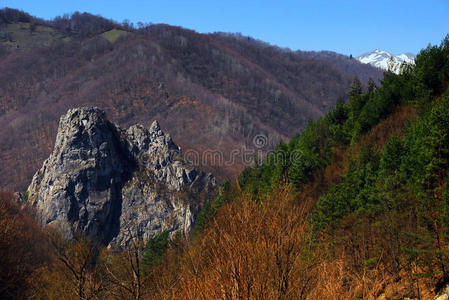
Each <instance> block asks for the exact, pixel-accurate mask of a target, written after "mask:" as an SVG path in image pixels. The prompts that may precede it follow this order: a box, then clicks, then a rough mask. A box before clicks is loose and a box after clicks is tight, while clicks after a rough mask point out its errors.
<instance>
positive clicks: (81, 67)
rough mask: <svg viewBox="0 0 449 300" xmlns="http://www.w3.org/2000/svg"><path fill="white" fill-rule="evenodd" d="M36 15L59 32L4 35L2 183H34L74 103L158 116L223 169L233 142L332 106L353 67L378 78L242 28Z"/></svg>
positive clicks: (228, 171) (240, 143)
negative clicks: (34, 38)
mask: <svg viewBox="0 0 449 300" xmlns="http://www.w3.org/2000/svg"><path fill="white" fill-rule="evenodd" d="M16 13H17V12H16ZM10 14H11V13H10ZM11 18H12V17H10V18H9V19H8V20H9V21H8V22H9V23H7V22H6V21H5V22H4V23H5V24H6V23H7V27H8V28H10V27H11V26H12V25H14V24H18V22H19V23H20V24H22V25H20V26H21V27H20V28H22V29H21V30H26V28H29V27H30V26H28V27H27V26H25V25H24V24H26V22H34V23H36V24H41V23H42V22H43V21H39V20H37V21H36V20H34V19H33V20H34V21H33V20H31V21H30V20H29V19H27V18H25V17H22V18H21V17H20V14H19V16H15V17H14V18H12V21H11ZM14 22H15V23H14ZM39 22H41V23H39ZM42 24H43V25H39V26H47V27H48V28H51V29H52V30H54V31H55V32H57V33H58V34H60V35H61V38H60V39H59V40H56V41H53V42H52V43H51V45H50V46H42V45H35V46H34V47H32V49H25V48H26V47H23V48H15V47H11V46H10V45H6V44H3V45H2V46H0V60H1V64H0V126H1V127H2V128H3V130H2V131H1V132H0V145H1V146H0V163H1V164H2V166H4V168H2V169H1V170H0V188H3V189H10V190H18V189H24V187H25V186H26V185H27V184H28V183H29V182H30V180H31V176H32V174H33V173H34V172H35V171H36V170H37V169H38V167H39V166H40V165H41V163H42V161H43V160H44V158H45V157H47V156H48V155H49V153H50V151H51V149H52V147H53V143H54V140H55V136H56V127H57V119H58V117H59V116H60V115H61V114H63V113H64V112H65V111H67V110H68V109H69V108H73V107H79V106H98V107H100V108H102V109H104V110H105V111H106V113H107V114H108V116H110V118H111V120H112V121H114V122H116V123H117V124H119V125H120V126H123V127H127V126H129V125H131V124H134V123H142V124H144V125H146V126H149V125H150V123H151V122H152V120H154V119H157V120H160V124H161V127H162V128H163V129H164V130H167V131H168V132H170V133H171V134H172V136H173V138H174V140H175V141H176V143H177V144H179V145H180V146H181V147H182V148H183V150H184V153H192V151H190V150H193V151H196V152H195V153H194V155H193V157H194V161H193V162H194V163H195V164H201V165H205V166H206V167H207V169H208V171H213V172H214V173H216V174H217V177H218V178H224V177H227V176H233V175H236V174H237V173H238V172H239V171H240V170H241V169H242V168H243V166H244V164H243V163H242V158H241V155H237V156H236V157H237V158H232V157H231V155H230V153H231V151H232V150H233V149H234V150H238V151H242V150H243V149H245V147H246V148H248V149H255V147H254V145H253V139H254V137H255V136H258V135H263V136H265V137H266V139H265V140H264V145H263V146H265V147H264V148H263V149H262V150H263V151H266V150H268V149H270V148H273V147H274V145H275V144H276V143H277V142H278V141H279V139H286V138H289V137H291V136H292V135H293V134H294V133H296V132H298V131H301V130H302V129H303V128H304V127H305V125H306V124H307V122H308V120H310V119H317V118H318V117H320V116H322V115H323V114H324V113H325V112H327V111H328V110H329V109H330V108H331V107H333V105H334V104H335V102H336V100H337V99H338V98H339V97H344V96H345V91H346V90H347V88H348V87H349V86H350V83H351V82H352V80H353V79H354V77H355V76H359V77H360V78H362V81H363V82H364V83H366V82H367V80H368V78H374V79H375V80H377V79H379V78H380V77H381V71H380V70H378V69H376V68H374V67H371V66H369V65H363V64H360V63H358V62H356V61H355V60H350V59H349V58H345V57H343V56H339V57H338V60H335V59H329V58H328V57H326V58H324V57H323V55H320V54H318V55H315V56H314V57H311V56H310V55H308V53H306V52H291V51H288V50H284V49H279V48H277V47H274V46H271V45H268V44H266V43H262V42H260V41H256V40H254V39H251V38H248V37H241V36H238V35H226V34H218V33H217V34H198V33H196V32H194V31H191V30H187V29H183V28H179V27H172V26H168V25H152V26H149V27H143V28H141V29H138V30H137V29H133V28H131V27H129V26H128V25H126V24H125V25H126V26H125V25H123V24H120V25H119V24H116V23H113V22H111V21H108V20H104V19H102V18H100V17H96V16H91V15H88V14H79V13H77V14H74V15H73V16H72V17H67V16H66V17H63V18H57V19H55V20H54V21H51V22H48V21H45V22H44V23H42ZM36 34H37V33H36ZM62 37H63V38H62ZM206 150H208V151H209V152H208V153H211V151H219V153H218V156H213V155H206V156H204V155H202V154H203V153H204V152H205V151H206ZM196 153H198V155H197V154H196ZM234 156H235V155H234ZM225 162H228V163H227V164H226V163H225Z"/></svg>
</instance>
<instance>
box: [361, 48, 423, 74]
mask: <svg viewBox="0 0 449 300" xmlns="http://www.w3.org/2000/svg"><path fill="white" fill-rule="evenodd" d="M415 57H416V55H415V54H413V53H401V54H398V55H394V54H391V53H389V52H387V51H383V50H378V49H376V50H374V51H371V52H368V53H364V54H362V55H360V56H359V57H357V60H358V61H360V62H362V63H364V64H370V65H373V66H375V67H378V68H381V69H384V70H388V69H389V66H390V64H391V62H393V71H394V72H396V73H397V72H399V66H400V65H401V64H402V63H403V62H405V63H414V61H415Z"/></svg>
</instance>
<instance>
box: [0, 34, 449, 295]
mask: <svg viewBox="0 0 449 300" xmlns="http://www.w3.org/2000/svg"><path fill="white" fill-rule="evenodd" d="M448 83H449V36H448V37H447V38H446V39H445V40H443V42H442V43H441V45H439V46H428V47H427V48H425V49H423V50H422V51H421V52H420V53H419V55H418V56H417V59H416V64H415V65H407V66H403V68H402V71H401V72H400V73H399V74H394V73H386V74H385V77H384V79H383V80H382V82H381V83H380V84H378V85H377V84H374V82H371V83H370V84H369V85H368V87H367V88H366V90H365V89H363V88H362V85H361V83H360V81H359V80H357V79H356V80H355V81H354V82H353V84H352V86H351V88H350V89H349V92H348V100H349V101H348V103H344V102H343V101H339V102H338V104H337V105H336V106H335V108H333V109H332V110H331V111H330V112H329V113H327V114H326V115H325V116H323V117H321V118H319V119H318V120H316V121H313V122H310V123H309V124H308V125H307V127H306V128H305V130H304V131H303V133H302V134H300V135H297V136H296V137H294V138H292V139H291V140H290V141H289V142H288V143H283V142H281V143H279V144H278V146H277V147H276V151H275V153H273V154H271V155H268V157H267V158H266V159H264V160H263V161H260V162H259V163H257V164H256V165H255V166H253V167H251V168H246V169H245V170H244V171H243V172H242V173H241V174H240V175H239V178H238V180H237V181H236V182H231V181H225V182H224V184H223V186H222V188H221V191H220V193H219V195H218V196H217V198H216V199H215V201H214V202H212V203H211V204H210V205H205V206H204V208H203V210H202V212H201V213H200V216H199V217H198V219H197V222H196V229H195V231H194V232H193V235H192V236H189V237H183V236H181V235H176V236H173V237H172V238H169V236H168V233H167V232H166V231H161V232H160V234H158V235H157V236H155V237H154V238H152V239H150V240H149V242H148V243H147V244H146V245H145V244H142V242H141V241H139V240H134V241H133V243H131V245H130V246H129V247H128V248H127V249H121V250H120V251H119V250H117V249H115V250H114V249H103V248H101V247H99V246H98V245H96V244H95V243H92V241H89V240H88V239H86V238H85V237H83V236H82V235H80V236H75V237H73V238H72V239H65V238H63V237H61V235H60V234H59V233H58V232H57V231H49V232H46V233H39V234H35V235H33V236H35V237H36V238H38V239H39V236H45V237H46V238H45V239H44V238H42V246H43V245H46V247H49V248H48V249H51V250H49V251H47V253H48V254H49V257H44V256H43V255H42V254H39V253H40V252H39V251H40V250H39V249H37V248H36V247H35V246H34V245H35V240H34V239H31V240H26V239H25V240H22V239H20V238H18V239H16V240H14V239H6V237H8V236H9V235H8V230H10V229H11V228H14V231H23V232H25V233H26V234H28V232H33V231H34V232H40V231H39V230H38V229H36V228H34V227H33V226H32V223H29V219H28V218H23V221H20V220H22V219H14V218H11V215H14V212H16V211H18V208H17V207H16V206H15V205H13V204H10V203H9V202H8V201H7V199H10V198H12V197H13V196H12V195H8V194H1V195H0V196H1V197H2V198H4V199H2V202H1V203H5V204H2V206H0V213H1V214H2V215H3V216H6V217H5V218H2V219H0V220H2V222H0V235H2V237H5V238H2V239H0V243H3V244H4V245H7V246H6V247H0V251H3V252H2V253H0V257H2V258H5V260H4V264H2V266H3V269H4V270H6V271H8V272H9V273H8V274H11V275H9V276H10V277H8V278H12V280H11V281H8V285H6V286H5V287H2V288H3V290H0V292H2V293H3V294H2V295H6V296H5V297H10V298H14V297H15V298H17V297H27V298H36V299H75V298H76V299H89V298H90V297H94V296H95V297H97V298H99V299H218V298H224V299H407V298H408V299H434V298H435V296H436V295H437V294H438V292H440V291H441V289H442V287H444V286H447V284H448V283H449V270H448V265H449V264H448V262H449V250H448V249H449V190H448V184H449V176H448V172H449V90H448ZM21 213H25V212H21ZM33 228H34V229H33ZM44 241H46V242H44ZM16 243H17V244H18V245H22V244H23V245H25V246H24V247H13V245H16ZM3 244H2V245H3ZM15 249H22V251H24V252H23V253H24V254H23V257H33V255H38V257H42V260H40V261H30V260H26V259H24V260H22V261H21V262H20V266H23V268H19V269H17V268H14V267H13V266H15V260H14V257H15V256H14V255H15V253H16V252H14V251H16V250H15ZM10 258H11V259H10ZM30 274H32V275H30ZM12 275H14V277H12ZM18 282H23V284H22V285H20V284H18ZM20 286H21V287H22V288H19V287H20Z"/></svg>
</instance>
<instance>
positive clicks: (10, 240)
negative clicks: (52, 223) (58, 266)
mask: <svg viewBox="0 0 449 300" xmlns="http://www.w3.org/2000/svg"><path fill="white" fill-rule="evenodd" d="M13 197H14V195H12V194H11V193H7V192H1V191H0V298H2V299H22V298H24V292H25V291H26V289H27V278H28V276H30V275H31V273H32V272H33V271H34V270H35V269H36V268H37V267H39V265H40V264H42V263H43V262H44V261H46V259H47V258H48V257H47V255H46V249H47V248H46V246H45V244H43V243H42V240H43V238H42V237H43V235H42V234H41V232H40V229H39V228H38V226H36V224H35V223H34V220H33V219H32V218H31V217H30V216H29V215H28V214H27V213H26V212H25V211H23V210H22V209H21V208H20V207H19V206H18V205H17V204H16V203H14V202H13V200H12V199H13Z"/></svg>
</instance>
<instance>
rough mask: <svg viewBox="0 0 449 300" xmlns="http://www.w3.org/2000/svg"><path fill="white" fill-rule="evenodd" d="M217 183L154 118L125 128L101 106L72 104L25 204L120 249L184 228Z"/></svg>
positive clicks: (46, 221)
mask: <svg viewBox="0 0 449 300" xmlns="http://www.w3.org/2000/svg"><path fill="white" fill-rule="evenodd" d="M216 189H217V188H216V182H215V179H214V177H213V176H212V175H211V174H206V173H204V172H202V171H200V170H198V169H197V168H194V167H192V166H190V165H188V164H187V163H186V162H184V161H183V160H182V157H181V150H180V148H179V147H178V146H176V145H175V143H174V142H173V141H172V139H171V138H170V136H169V135H168V134H164V133H163V132H162V131H161V129H160V127H159V124H158V123H157V122H156V121H155V122H154V123H153V124H152V125H151V127H150V128H149V129H146V128H144V127H143V126H141V125H135V126H132V127H130V128H129V129H128V130H126V131H124V130H122V129H121V128H119V127H118V126H117V125H115V124H114V123H112V122H110V121H108V120H107V119H106V116H105V113H104V112H103V111H102V110H100V109H98V108H78V109H71V110H69V111H68V112H67V114H66V115H64V116H62V117H61V120H60V123H59V130H58V134H57V138H56V143H55V147H54V150H53V153H52V154H51V155H50V157H49V158H48V159H47V160H46V161H45V162H44V164H43V166H42V168H41V169H40V170H39V171H38V172H37V173H36V174H35V175H34V177H33V180H32V183H31V185H30V186H29V188H28V193H29V196H28V199H29V200H28V202H29V203H30V204H31V205H33V206H34V207H35V208H36V209H37V212H38V216H39V217H40V221H41V222H42V224H43V225H54V226H58V227H59V228H61V229H63V230H64V231H65V233H66V235H69V236H70V235H71V234H73V233H74V232H75V231H81V232H84V233H85V234H86V235H87V236H89V237H91V238H92V239H94V240H97V241H100V242H102V243H103V244H105V245H108V244H110V245H112V246H118V247H121V246H126V245H127V244H128V242H129V241H130V239H131V238H132V237H136V236H138V237H142V238H143V239H144V240H147V239H148V238H150V237H152V236H154V235H155V234H156V233H158V232H159V231H161V230H168V231H169V232H171V233H174V232H176V231H182V232H184V233H187V232H189V231H190V230H191V228H192V226H193V224H194V220H195V217H196V215H197V213H198V212H199V210H200V208H201V206H202V205H203V204H204V203H205V202H206V201H211V199H212V198H213V197H214V195H215V192H216Z"/></svg>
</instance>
